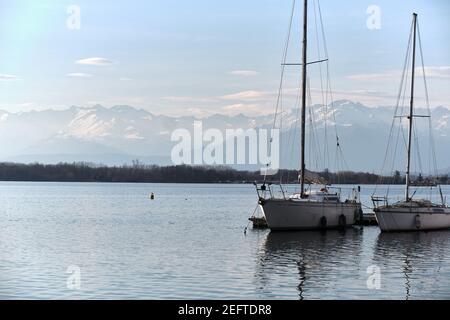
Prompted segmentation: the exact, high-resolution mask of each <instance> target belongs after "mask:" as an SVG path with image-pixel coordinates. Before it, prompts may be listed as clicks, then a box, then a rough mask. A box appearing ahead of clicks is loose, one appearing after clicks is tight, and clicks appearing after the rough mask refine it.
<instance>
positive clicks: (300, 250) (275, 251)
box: [254, 227, 450, 300]
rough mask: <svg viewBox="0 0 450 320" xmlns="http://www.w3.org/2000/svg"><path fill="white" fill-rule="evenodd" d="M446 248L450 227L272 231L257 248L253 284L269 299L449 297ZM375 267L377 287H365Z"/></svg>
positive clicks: (449, 267)
mask: <svg viewBox="0 0 450 320" xmlns="http://www.w3.org/2000/svg"><path fill="white" fill-rule="evenodd" d="M448 248H450V231H437V232H430V233H420V232H415V233H403V234H402V233H396V234H390V233H386V234H380V232H379V230H378V228H375V227H373V228H372V227H368V228H364V229H360V228H352V229H348V230H347V231H346V232H343V231H327V232H324V233H321V232H314V231H310V232H287V233H284V232H281V233H274V232H271V233H268V234H267V235H266V238H265V239H264V240H263V241H262V242H261V245H260V247H259V248H258V253H257V259H258V260H257V266H256V270H255V276H254V283H255V285H256V288H257V290H258V291H259V293H260V296H262V297H265V298H270V299H307V300H315V299H322V300H326V299H329V300H335V299H351V300H361V299H390V300H391V299H394V300H405V299H407V300H409V299H450V251H449V249H448ZM374 266H375V267H378V268H379V270H380V272H381V273H380V279H381V280H380V281H381V288H379V289H378V290H376V289H375V288H370V287H369V285H368V283H369V281H368V280H369V278H370V274H369V273H368V272H369V271H368V270H372V268H373V267H374ZM378 268H376V269H378Z"/></svg>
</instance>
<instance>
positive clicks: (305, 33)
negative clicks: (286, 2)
mask: <svg viewBox="0 0 450 320" xmlns="http://www.w3.org/2000/svg"><path fill="white" fill-rule="evenodd" d="M307 49H308V0H305V3H304V8H303V62H302V64H303V74H302V91H303V94H302V132H301V135H302V136H301V178H300V179H301V181H300V184H301V197H302V198H303V197H304V196H305V175H306V165H305V161H306V155H305V132H306V81H307V78H306V76H307V66H308V61H307V59H308V57H307V53H308V50H307Z"/></svg>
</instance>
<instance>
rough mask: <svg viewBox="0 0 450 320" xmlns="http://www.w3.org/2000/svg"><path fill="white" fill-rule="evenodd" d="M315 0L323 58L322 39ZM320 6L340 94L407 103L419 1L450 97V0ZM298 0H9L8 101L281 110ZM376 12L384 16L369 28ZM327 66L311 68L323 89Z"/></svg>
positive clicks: (432, 61) (0, 61) (0, 51)
mask: <svg viewBox="0 0 450 320" xmlns="http://www.w3.org/2000/svg"><path fill="white" fill-rule="evenodd" d="M315 2H316V1H315V0H311V1H310V10H309V16H310V34H309V38H310V48H309V51H310V53H309V55H310V57H311V59H315V58H317V57H318V56H319V55H318V54H317V43H320V42H317V41H315V40H316V28H315V23H316V21H317V20H314V8H317V7H316V6H315V5H314V3H315ZM320 6H321V11H322V15H323V22H324V32H325V34H326V38H327V49H328V58H329V67H330V77H331V83H332V87H333V91H334V98H335V99H350V100H353V101H358V102H361V103H364V104H366V105H368V106H383V105H394V104H395V101H396V95H397V92H398V90H399V83H400V74H401V70H402V66H403V62H404V59H405V53H406V46H407V41H408V37H409V32H410V26H411V19H412V13H413V12H414V11H415V12H417V13H418V14H419V23H420V30H421V38H422V42H423V51H424V64H425V66H426V70H427V76H428V77H427V79H428V86H429V91H430V98H431V104H432V106H439V105H444V106H450V90H448V89H449V85H450V41H449V38H450V36H449V32H450V20H449V19H448V17H449V16H450V2H449V1H447V0H420V1H419V0H394V1H393V0H389V1H388V0H371V1H363V0H359V1H356V0H349V1H335V0H322V1H321V2H320ZM374 6H375V9H376V10H379V15H378V14H375V16H374V12H376V11H372V10H373V8H374ZM291 7H292V0H239V1H237V0H227V1H217V0H191V1H179V0H147V1H143V0H142V1H140V0H127V1H124V0H116V1H106V0H98V1H92V0H71V1H66V0H61V1H54V0H41V1H33V0H0V92H1V95H0V109H2V110H6V111H9V112H20V111H29V110H42V109H48V108H52V109H62V108H68V107H70V106H73V105H76V106H82V107H88V106H92V105H96V104H101V105H104V106H107V107H111V106H114V105H131V106H134V107H138V108H143V109H145V110H148V111H150V112H153V113H157V114H168V115H197V116H204V115H208V114H212V113H224V114H238V113H244V114H261V113H270V112H273V111H274V104H275V100H276V92H277V89H278V85H279V81H280V63H281V58H282V54H283V47H284V43H285V39H286V34H287V30H288V23H289V18H290V12H291ZM316 10H317V9H316ZM316 12H317V11H316ZM78 13H79V14H78ZM301 13H302V1H297V6H296V12H295V15H294V27H293V29H292V39H293V40H292V43H291V46H290V50H289V54H288V59H289V61H288V62H300V58H301V51H300V43H299V39H300V38H301V32H300V26H301V23H302V20H301ZM373 17H375V18H377V17H379V19H377V20H376V22H377V23H376V24H369V25H370V26H372V27H371V28H369V27H368V20H369V22H370V21H373V20H372V18H373ZM78 18H79V19H78ZM374 26H375V27H376V28H374ZM319 48H320V47H319ZM321 51H322V52H323V44H322V50H321ZM298 71H299V69H298V67H289V70H287V78H290V80H291V81H288V83H287V84H286V86H287V87H289V88H291V89H295V88H296V84H298V79H299V72H298ZM317 75H318V73H317V71H315V72H313V71H312V72H311V74H310V77H311V91H312V93H313V94H312V95H313V98H314V97H315V96H317V95H318V94H319V85H318V83H317V82H313V80H312V78H313V77H314V76H317ZM418 96H419V98H418V99H421V97H423V95H422V96H421V94H420V93H419V94H418Z"/></svg>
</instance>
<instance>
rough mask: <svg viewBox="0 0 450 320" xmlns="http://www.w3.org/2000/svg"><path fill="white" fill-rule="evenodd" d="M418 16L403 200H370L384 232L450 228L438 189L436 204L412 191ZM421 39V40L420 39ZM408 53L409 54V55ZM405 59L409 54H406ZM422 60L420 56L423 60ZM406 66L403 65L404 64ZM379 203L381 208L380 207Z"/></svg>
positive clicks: (414, 21)
mask: <svg viewBox="0 0 450 320" xmlns="http://www.w3.org/2000/svg"><path fill="white" fill-rule="evenodd" d="M417 26H418V21H417V14H416V13H414V14H413V28H412V32H413V34H412V41H413V43H412V50H413V52H412V78H411V100H410V106H409V114H408V115H407V117H406V118H407V119H408V122H409V127H408V133H409V139H408V145H407V168H406V192H405V198H404V199H403V200H402V201H399V202H396V203H394V204H389V202H388V199H387V196H386V197H376V196H373V197H372V200H373V202H374V204H375V210H374V211H375V215H376V218H377V221H378V224H379V226H380V228H381V230H382V231H383V232H397V231H418V230H439V229H448V228H450V208H449V207H448V206H446V205H445V200H444V197H443V195H442V190H441V189H440V187H439V190H440V195H441V203H440V204H435V203H432V202H431V201H430V200H428V199H416V198H414V194H415V193H414V194H413V193H412V192H411V188H412V183H411V178H412V177H411V176H412V174H411V153H412V143H413V125H414V118H417V117H424V116H418V115H416V114H415V112H414V94H415V82H414V77H415V69H416V66H415V64H416V44H417V33H418V30H417ZM419 39H420V37H419ZM408 53H409V52H408ZM407 56H408V55H407ZM422 60H423V57H422ZM405 67H406V65H405ZM380 203H381V205H380Z"/></svg>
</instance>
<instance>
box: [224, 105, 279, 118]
mask: <svg viewBox="0 0 450 320" xmlns="http://www.w3.org/2000/svg"><path fill="white" fill-rule="evenodd" d="M222 113H224V114H226V115H230V116H232V115H238V114H244V115H248V116H259V115H267V114H273V109H272V108H267V107H264V106H261V105H259V104H246V103H236V104H230V105H227V106H225V107H223V108H222Z"/></svg>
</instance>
